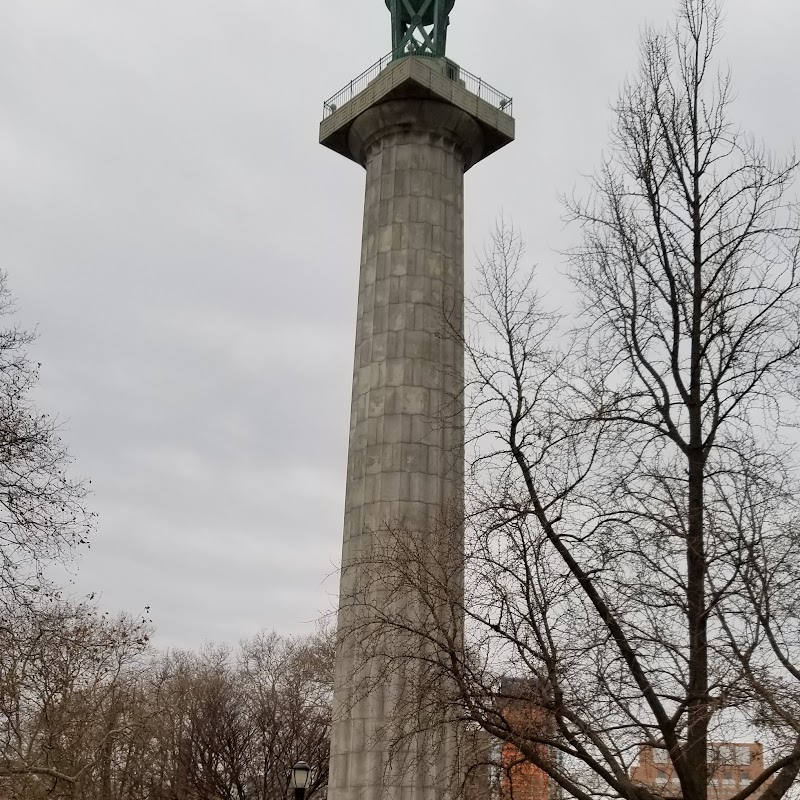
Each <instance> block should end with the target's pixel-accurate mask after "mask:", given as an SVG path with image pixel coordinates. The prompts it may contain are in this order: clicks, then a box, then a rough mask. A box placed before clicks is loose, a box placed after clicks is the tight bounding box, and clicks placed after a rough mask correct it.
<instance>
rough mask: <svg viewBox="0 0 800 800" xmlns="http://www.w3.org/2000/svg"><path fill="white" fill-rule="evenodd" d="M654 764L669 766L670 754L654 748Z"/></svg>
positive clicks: (659, 748)
mask: <svg viewBox="0 0 800 800" xmlns="http://www.w3.org/2000/svg"><path fill="white" fill-rule="evenodd" d="M653 763H654V764H669V753H668V752H667V751H666V750H664V749H663V748H661V747H654V748H653Z"/></svg>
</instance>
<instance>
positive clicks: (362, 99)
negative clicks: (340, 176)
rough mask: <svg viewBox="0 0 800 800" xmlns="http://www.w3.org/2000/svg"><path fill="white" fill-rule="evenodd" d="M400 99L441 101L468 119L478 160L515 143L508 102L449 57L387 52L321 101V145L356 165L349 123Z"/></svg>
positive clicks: (509, 103) (509, 99) (509, 101)
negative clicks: (476, 131) (477, 141)
mask: <svg viewBox="0 0 800 800" xmlns="http://www.w3.org/2000/svg"><path fill="white" fill-rule="evenodd" d="M403 99H422V100H439V101H441V102H443V103H449V104H450V105H452V106H455V107H456V108H458V109H460V110H461V111H464V112H466V113H467V114H469V115H470V116H471V117H472V118H473V119H474V120H475V121H476V122H477V123H478V125H479V126H480V128H481V133H482V134H483V148H482V151H481V154H480V157H479V158H478V159H477V160H478V161H480V160H482V159H484V158H486V156H489V155H491V154H492V153H494V152H496V151H497V150H499V149H500V148H501V147H505V145H507V144H509V143H510V142H512V141H514V134H515V123H514V117H513V116H512V112H513V101H512V99H511V98H510V97H508V96H507V95H504V94H503V93H502V92H499V91H498V90H497V89H494V88H493V87H492V86H490V85H489V84H487V83H485V82H484V81H483V80H482V79H481V78H477V77H476V76H474V75H472V74H471V73H469V72H467V71H466V70H464V69H462V68H461V67H460V66H458V64H456V63H455V62H453V61H450V60H449V59H447V58H434V57H430V56H420V55H409V56H403V57H401V58H396V57H394V56H393V54H391V53H390V54H389V55H387V56H384V57H383V58H382V59H380V61H378V62H376V63H375V64H373V65H372V66H371V67H370V68H369V69H367V70H365V71H364V72H362V73H361V75H359V76H358V77H357V78H354V79H353V80H352V81H350V83H348V84H347V85H346V86H345V87H344V88H343V89H341V90H340V91H338V92H337V93H336V94H335V95H333V97H331V98H330V99H329V100H326V101H325V103H324V104H323V119H322V122H321V123H320V129H319V140H320V143H321V144H323V145H325V147H328V148H330V149H331V150H333V151H335V152H337V153H339V154H340V155H343V156H345V157H346V158H349V159H351V160H352V161H357V158H356V157H355V156H354V154H353V153H352V151H351V147H350V143H349V135H350V129H351V127H352V124H353V122H354V121H355V120H356V118H357V117H358V116H359V115H360V114H362V113H363V112H364V111H366V110H367V109H369V108H372V107H373V106H376V105H379V104H381V103H385V102H388V101H390V100H403ZM476 163H477V162H476Z"/></svg>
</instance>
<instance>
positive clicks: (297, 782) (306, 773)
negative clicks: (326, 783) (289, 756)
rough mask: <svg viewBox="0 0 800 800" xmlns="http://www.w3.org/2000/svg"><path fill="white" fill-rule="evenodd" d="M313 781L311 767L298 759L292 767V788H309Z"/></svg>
mask: <svg viewBox="0 0 800 800" xmlns="http://www.w3.org/2000/svg"><path fill="white" fill-rule="evenodd" d="M310 783H311V767H309V766H308V764H306V762H305V761H298V762H297V763H296V764H295V765H294V766H293V767H292V789H307V788H308V786H309V784H310Z"/></svg>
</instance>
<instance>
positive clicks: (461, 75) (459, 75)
mask: <svg viewBox="0 0 800 800" xmlns="http://www.w3.org/2000/svg"><path fill="white" fill-rule="evenodd" d="M414 57H415V58H435V56H430V55H426V54H424V53H415V54H414ZM394 60H395V58H394V53H387V54H386V55H385V56H383V58H381V59H379V60H378V61H376V62H375V63H374V64H373V65H372V66H371V67H369V68H368V69H365V70H364V71H363V72H362V73H361V74H360V75H359V76H358V77H356V78H353V80H351V81H350V83H348V84H347V85H346V86H344V87H343V88H342V89H340V90H339V91H338V92H336V94H335V95H333V97H330V98H329V99H328V100H326V101H325V102H324V103H323V104H322V117H323V119H327V118H328V117H329V116H330V115H331V114H333V112H334V111H336V110H337V109H338V108H341V107H342V106H343V105H344V104H345V103H349V102H350V101H351V100H352V99H353V98H354V97H355V96H356V95H357V94H359V93H360V92H362V91H364V89H366V88H367V86H369V84H370V83H372V81H374V80H375V78H377V77H378V75H380V74H381V72H383V71H384V70H385V69H386V67H388V66H389V65H390V64H391V63H392V62H393V61H394ZM443 60H444V62H445V71H444V75H445V76H446V77H447V78H449V79H450V80H453V81H455V82H456V83H458V84H460V85H461V86H463V87H464V88H465V89H466V90H467V91H468V92H471V93H472V94H474V95H477V96H478V97H479V98H480V99H481V100H485V101H486V102H487V103H489V105H491V106H493V107H494V108H497V109H499V110H500V111H502V112H503V113H504V114H508V116H509V117H511V116H513V110H514V102H513V100H512V99H511V98H510V97H509V96H508V95H505V94H503V93H502V92H500V91H498V90H497V89H495V88H494V87H493V86H490V85H489V84H488V83H486V81H484V80H483V79H482V78H478V77H477V76H476V75H473V74H472V73H471V72H467V71H466V70H465V69H462V68H461V67H460V66H458V64H456V63H454V62H453V61H448V60H447V59H443Z"/></svg>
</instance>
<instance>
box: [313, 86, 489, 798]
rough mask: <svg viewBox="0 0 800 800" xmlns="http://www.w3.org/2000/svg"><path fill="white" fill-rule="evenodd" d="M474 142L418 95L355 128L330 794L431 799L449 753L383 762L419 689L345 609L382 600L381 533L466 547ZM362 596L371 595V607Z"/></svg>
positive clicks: (369, 114) (443, 746) (466, 121)
mask: <svg viewBox="0 0 800 800" xmlns="http://www.w3.org/2000/svg"><path fill="white" fill-rule="evenodd" d="M479 140H480V131H479V129H478V127H477V125H476V124H475V123H474V122H473V121H472V120H471V118H470V117H469V116H468V115H467V114H465V113H464V112H461V111H459V110H458V109H456V108H454V107H453V106H451V105H448V104H445V103H440V102H436V101H429V100H419V99H405V100H392V101H390V102H387V103H384V104H382V105H379V106H376V107H374V108H372V109H370V110H368V111H366V112H365V113H364V114H362V115H361V116H360V117H359V118H358V119H357V120H356V122H355V123H354V125H353V130H352V131H351V134H350V145H351V148H352V150H353V153H354V157H357V158H358V159H359V160H361V162H362V163H363V164H364V166H365V167H366V170H367V180H366V194H365V203H364V228H363V238H362V249H361V272H360V281H359V298H358V321H357V327H356V346H355V365H354V370H353V394H352V408H351V419H350V444H349V455H348V465H347V491H346V499H345V523H344V545H343V551H342V575H341V587H340V597H341V601H340V609H339V631H340V640H339V652H338V654H337V663H336V679H335V688H334V723H333V730H332V740H331V768H330V781H329V790H328V791H329V798H330V800H373V798H374V800H377V798H379V797H387V796H395V793H396V792H398V793H399V794H397V795H396V796H398V797H400V796H402V797H403V800H423V798H424V800H431V798H440V797H442V795H443V793H444V792H445V786H446V783H447V780H448V778H449V777H450V776H449V775H448V772H450V771H451V765H450V757H451V755H450V754H448V753H447V752H446V751H447V750H448V747H449V745H448V742H449V744H450V745H452V734H453V731H443V732H442V735H441V736H439V737H438V740H437V741H438V745H437V748H438V751H439V752H433V753H431V752H430V747H431V745H430V742H427V743H425V744H424V745H423V743H422V742H421V741H420V742H416V743H415V741H414V740H413V737H412V739H411V740H409V741H408V742H407V747H406V750H407V751H408V753H410V757H411V758H412V759H415V758H422V757H423V755H424V757H425V758H426V760H429V761H430V763H429V764H428V765H427V766H426V768H425V769H420V768H419V767H415V768H413V769H412V768H409V767H408V766H407V765H406V766H404V765H403V764H402V763H399V762H398V763H394V762H393V763H392V765H391V768H388V767H387V764H388V755H387V753H388V748H389V745H390V740H391V736H390V735H389V733H387V731H391V730H392V729H393V726H396V722H395V721H393V714H394V712H395V710H396V708H397V704H398V703H401V704H402V703H403V702H404V700H403V698H404V692H414V691H418V689H414V688H409V684H413V680H412V681H409V680H408V676H407V675H402V674H399V673H398V672H397V671H395V672H392V673H390V674H387V675H385V676H384V675H381V674H376V672H375V670H376V669H379V668H377V667H375V666H374V665H373V666H372V667H370V666H369V665H366V666H365V665H364V664H363V663H362V662H363V659H362V658H361V655H360V652H359V646H358V637H354V636H348V635H347V632H348V630H349V629H350V628H351V626H353V624H354V619H355V616H354V614H360V615H361V617H360V622H359V624H363V622H364V616H363V615H364V614H366V615H367V619H368V618H369V614H370V611H369V606H370V603H380V602H382V598H381V592H382V591H383V587H381V586H380V585H375V583H374V576H372V575H370V574H368V573H369V566H368V561H369V557H370V555H371V554H373V553H374V552H375V551H376V549H379V548H380V547H381V546H382V545H383V544H384V543H385V540H386V536H387V531H388V530H391V529H394V530H395V531H397V530H398V529H399V530H406V531H408V532H409V534H410V535H411V534H415V535H416V534H418V535H422V536H425V535H426V534H425V532H426V531H429V532H431V533H433V532H434V529H436V537H437V539H436V540H437V541H438V542H440V545H439V546H443V547H444V548H446V549H447V550H449V556H450V557H451V558H452V557H456V558H458V554H459V553H461V551H462V550H463V532H462V528H461V525H460V514H461V511H462V502H463V459H464V450H463V447H464V444H463V411H462V392H463V385H464V378H463V359H464V353H463V346H462V343H461V338H462V326H463V294H464V256H463V253H464V241H463V216H464V215H463V201H464V191H463V184H464V171H465V167H466V165H467V164H468V159H469V156H470V152H471V148H472V149H474V148H476V147H478V142H479ZM448 521H449V524H448ZM443 531H444V538H442V536H443V533H442V532H443ZM447 531H450V533H447ZM456 573H457V570H456ZM370 581H372V583H371V582H370ZM456 582H457V583H459V582H460V579H459V578H458V576H456ZM454 591H456V592H458V591H461V587H460V586H454ZM360 593H365V594H360ZM364 597H368V598H370V599H369V600H368V602H367V603H366V604H365V603H364V602H363V600H364ZM387 600H388V598H387ZM406 600H407V603H408V607H407V608H406V610H405V611H404V612H403V613H408V614H410V615H412V616H414V618H415V619H421V618H424V611H422V609H421V608H420V609H418V610H417V611H415V609H414V608H413V605H414V603H415V602H417V601H416V600H414V599H413V598H407V599H406ZM396 601H397V598H396V597H394V598H391V600H390V602H396ZM401 601H402V598H401ZM355 607H358V608H359V611H358V612H354V608H355ZM397 645H398V643H397V642H394V643H393V644H392V646H394V647H396V646H397ZM400 646H402V647H405V648H409V649H411V650H412V652H418V649H419V648H420V647H423V646H424V645H423V644H422V639H421V638H420V639H419V640H418V641H416V642H415V641H414V637H413V635H407V636H406V638H405V640H404V641H403V642H402V644H401V645H400ZM408 701H409V702H412V701H413V698H411V697H409V698H408ZM423 749H425V750H426V753H425V754H423V753H422V752H421V750H423Z"/></svg>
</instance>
